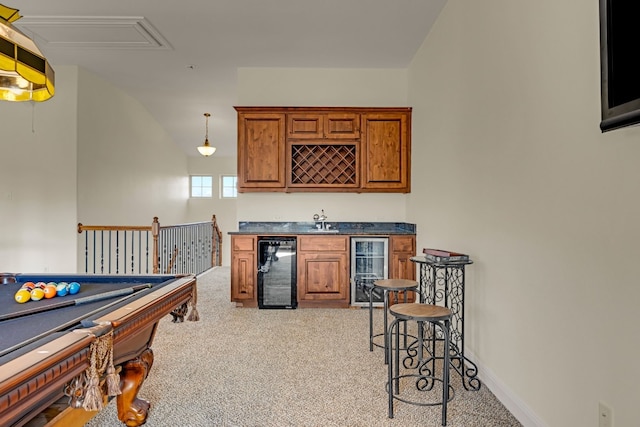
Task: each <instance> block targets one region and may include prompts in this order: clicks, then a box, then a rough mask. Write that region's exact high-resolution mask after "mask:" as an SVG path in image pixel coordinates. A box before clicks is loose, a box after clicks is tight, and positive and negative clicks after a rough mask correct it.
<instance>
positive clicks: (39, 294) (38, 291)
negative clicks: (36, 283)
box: [31, 287, 44, 301]
mask: <svg viewBox="0 0 640 427" xmlns="http://www.w3.org/2000/svg"><path fill="white" fill-rule="evenodd" d="M42 298H44V290H42V288H39V287H35V288H34V289H33V290H32V291H31V299H32V300H33V301H40V300H41V299H42Z"/></svg>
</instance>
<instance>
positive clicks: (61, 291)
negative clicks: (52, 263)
mask: <svg viewBox="0 0 640 427" xmlns="http://www.w3.org/2000/svg"><path fill="white" fill-rule="evenodd" d="M68 286H69V285H68V284H67V282H60V283H58V285H57V286H56V295H57V296H59V297H63V296H65V295H66V294H68V293H69V288H68Z"/></svg>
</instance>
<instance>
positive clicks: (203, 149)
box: [198, 113, 216, 157]
mask: <svg viewBox="0 0 640 427" xmlns="http://www.w3.org/2000/svg"><path fill="white" fill-rule="evenodd" d="M204 117H205V121H206V124H205V134H204V144H203V145H201V146H199V147H198V151H199V152H200V154H202V155H203V156H205V157H209V156H210V155H212V154H213V153H215V152H216V147H212V146H211V145H209V117H211V114H209V113H204Z"/></svg>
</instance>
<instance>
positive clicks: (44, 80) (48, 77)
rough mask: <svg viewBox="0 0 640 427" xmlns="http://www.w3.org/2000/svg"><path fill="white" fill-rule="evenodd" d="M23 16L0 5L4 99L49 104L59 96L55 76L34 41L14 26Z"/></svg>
mask: <svg viewBox="0 0 640 427" xmlns="http://www.w3.org/2000/svg"><path fill="white" fill-rule="evenodd" d="M21 17H22V16H20V14H19V13H18V10H17V9H12V8H10V7H7V6H5V5H3V4H0V100H3V101H46V100H47V99H49V98H51V97H52V96H53V95H54V93H55V89H54V84H55V74H54V72H53V69H52V68H51V66H50V65H49V62H48V61H47V59H46V58H45V57H44V55H43V54H42V53H41V52H40V50H39V49H38V47H37V46H36V44H35V43H34V42H33V40H31V39H30V38H29V37H27V36H26V35H24V34H23V33H22V32H21V31H20V30H18V29H17V28H15V27H14V26H13V25H11V23H12V22H15V21H16V20H18V19H20V18H21Z"/></svg>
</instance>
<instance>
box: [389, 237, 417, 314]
mask: <svg viewBox="0 0 640 427" xmlns="http://www.w3.org/2000/svg"><path fill="white" fill-rule="evenodd" d="M389 245H390V246H391V251H390V252H391V257H390V260H389V262H390V263H391V268H390V270H391V274H390V275H389V277H390V278H392V279H407V280H416V265H415V263H413V262H412V261H411V257H412V256H414V255H415V252H416V238H415V236H404V235H394V236H391V237H390V243H389ZM415 297H416V295H415V292H410V293H409V295H407V302H414V301H415ZM397 302H404V293H403V292H399V295H398V299H397V300H396V299H395V296H393V297H392V298H391V300H390V304H395V303H397Z"/></svg>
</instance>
